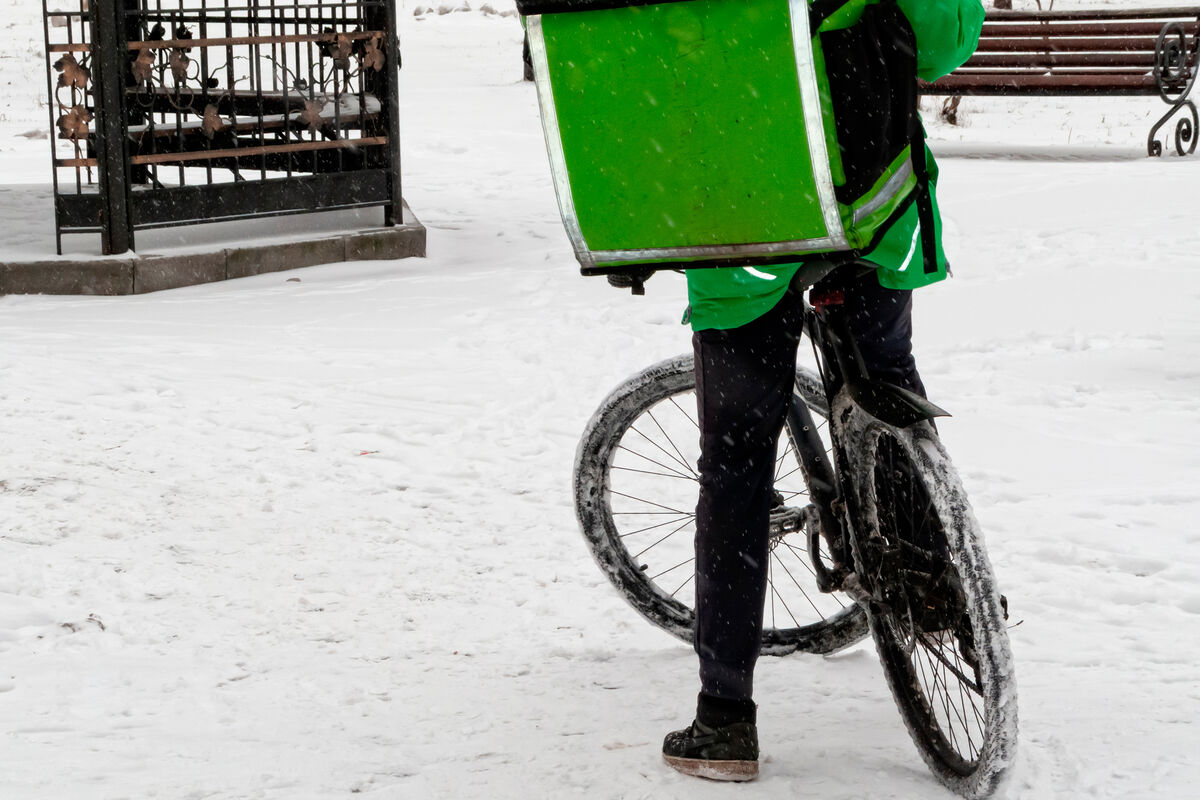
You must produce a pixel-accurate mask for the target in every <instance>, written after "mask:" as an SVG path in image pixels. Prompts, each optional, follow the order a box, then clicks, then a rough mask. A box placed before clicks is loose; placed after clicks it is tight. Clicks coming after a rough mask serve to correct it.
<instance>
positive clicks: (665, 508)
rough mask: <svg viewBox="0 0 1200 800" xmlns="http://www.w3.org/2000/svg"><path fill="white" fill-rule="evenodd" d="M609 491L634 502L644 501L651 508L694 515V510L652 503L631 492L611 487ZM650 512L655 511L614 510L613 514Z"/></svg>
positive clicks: (682, 514)
mask: <svg viewBox="0 0 1200 800" xmlns="http://www.w3.org/2000/svg"><path fill="white" fill-rule="evenodd" d="M609 493H610V494H612V495H613V496H615V497H624V498H625V499H626V500H632V501H634V502H635V503H645V504H646V505H648V506H651V507H652V508H661V509H663V510H664V511H669V512H670V513H672V514H679V515H681V516H694V515H695V514H694V512H692V511H680V510H679V509H678V508H671V507H670V506H664V505H663V504H662V503H654V502H651V501H650V500H644V499H642V498H641V497H635V496H633V495H631V494H625V493H623V492H617V491H614V490H612V489H609ZM652 513H655V512H652V511H614V512H613V515H614V516H615V515H616V514H652ZM659 513H661V512H659Z"/></svg>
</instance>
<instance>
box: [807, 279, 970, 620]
mask: <svg viewBox="0 0 1200 800" xmlns="http://www.w3.org/2000/svg"><path fill="white" fill-rule="evenodd" d="M832 268H835V267H831V268H829V269H826V270H821V269H820V268H818V269H816V270H812V271H809V272H804V271H802V273H801V274H799V275H797V280H796V281H793V285H792V290H793V291H795V290H797V289H798V288H799V290H801V291H803V290H804V289H806V288H808V286H811V284H812V283H815V282H816V280H819V278H820V277H823V275H824V274H827V273H828V272H829V271H831V270H832ZM798 284H799V286H798ZM806 284H807V285H806ZM801 324H802V326H803V332H804V334H805V335H806V336H808V338H809V340H810V341H811V342H812V344H813V350H814V353H816V355H817V362H818V368H819V370H820V374H821V379H822V381H823V382H824V385H825V394H826V397H827V399H828V401H829V406H830V409H831V412H832V409H833V407H834V398H835V396H836V395H837V394H838V393H839V392H841V391H844V392H846V393H847V394H848V395H849V397H850V399H851V400H853V401H854V402H855V403H856V404H857V405H858V406H860V407H861V408H862V409H863V410H864V411H866V412H867V413H868V414H870V415H871V416H873V417H875V418H877V419H879V420H881V421H882V422H885V423H887V424H889V425H894V426H896V427H899V428H905V427H908V426H909V425H912V424H914V423H916V422H919V421H921V420H931V419H933V418H935V417H939V416H949V415H948V414H947V412H945V411H943V410H942V409H941V408H939V407H938V406H936V405H934V404H933V403H931V402H929V400H927V399H925V398H924V397H922V396H921V395H918V394H916V393H914V392H911V391H909V390H907V389H904V388H902V387H899V386H894V385H892V384H890V383H886V382H884V381H878V380H873V379H871V377H870V376H869V374H868V373H867V369H866V367H865V366H864V364H863V359H862V354H861V353H859V351H858V347H857V345H856V344H855V343H854V338H853V336H852V335H851V333H850V330H849V326H848V325H847V324H846V321H845V320H844V319H841V318H840V317H839V316H838V315H837V314H836V313H829V312H827V311H825V310H819V309H817V308H814V307H813V306H811V305H810V304H809V303H807V302H804V304H803V317H802V323H801ZM785 424H786V426H787V431H788V434H789V435H790V436H791V438H792V441H793V443H794V444H795V447H796V452H797V455H798V457H799V460H800V465H801V469H803V470H804V474H805V478H806V479H807V481H808V486H809V490H810V496H811V498H812V502H813V505H814V506H815V507H816V508H817V514H818V517H819V520H820V526H819V527H818V526H809V529H808V532H807V533H808V546H809V547H808V550H809V554H810V557H811V559H812V562H813V570H814V571H815V572H816V577H817V587H818V588H819V589H820V590H821V591H822V592H835V591H849V592H850V593H851V594H856V592H854V591H851V587H848V586H847V585H846V578H847V577H848V576H850V575H851V574H852V573H853V568H852V563H853V562H852V560H851V556H850V542H849V538H848V531H847V530H846V525H845V519H846V515H845V497H846V494H847V492H848V487H844V486H842V485H841V484H840V481H839V477H838V476H839V475H842V474H844V470H843V469H838V468H837V467H838V465H836V464H830V463H829V460H828V459H827V458H826V457H825V446H824V444H823V443H822V442H821V439H820V436H819V435H818V434H817V426H816V423H815V421H814V420H813V417H812V413H811V412H810V411H809V410H808V406H807V405H806V404H805V403H804V402H803V400H802V399H801V398H800V397H799V396H797V395H796V394H793V398H792V403H791V408H790V409H789V411H788V414H787V421H786V423H785ZM836 426H837V421H836V420H835V419H833V415H832V413H831V414H830V429H831V431H833V430H835V429H836ZM837 450H838V445H837V436H836V435H835V436H834V453H835V458H836V457H837ZM821 530H824V531H827V532H828V533H827V535H826V538H827V544H828V545H829V550H830V554H831V555H832V556H833V561H834V568H833V569H832V570H830V569H829V568H828V566H826V564H825V563H824V562H823V561H822V560H821V559H820V557H819V556H818V553H819V552H820V548H819V544H820V542H819V538H820V535H821ZM860 599H861V598H860Z"/></svg>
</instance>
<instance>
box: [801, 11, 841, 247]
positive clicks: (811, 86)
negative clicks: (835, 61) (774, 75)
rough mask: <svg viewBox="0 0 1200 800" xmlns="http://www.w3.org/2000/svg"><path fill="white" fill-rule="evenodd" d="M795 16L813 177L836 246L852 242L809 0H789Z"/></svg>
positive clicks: (826, 222)
mask: <svg viewBox="0 0 1200 800" xmlns="http://www.w3.org/2000/svg"><path fill="white" fill-rule="evenodd" d="M788 6H789V9H790V12H791V16H792V42H793V44H794V45H795V50H796V77H797V78H798V79H799V81H800V104H801V107H802V108H803V109H804V132H805V134H806V135H807V136H808V152H809V154H810V155H811V156H812V167H813V180H814V183H815V184H816V190H817V198H818V199H819V200H820V202H821V212H822V214H823V215H824V217H825V229H826V231H828V232H829V239H830V241H831V242H832V246H833V247H834V248H836V249H845V248H847V247H848V246H849V245H848V244H847V241H846V232H845V230H843V228H842V216H841V214H840V213H839V212H838V202H837V194H836V193H835V192H834V188H833V173H832V172H831V171H830V168H829V150H828V146H827V143H826V141H825V121H824V119H823V118H822V116H821V91H820V85H819V84H818V82H817V66H816V62H815V60H814V59H813V54H812V31H811V30H810V28H809V16H808V11H809V9H808V0H789V3H788Z"/></svg>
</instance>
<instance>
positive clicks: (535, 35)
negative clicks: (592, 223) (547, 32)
mask: <svg viewBox="0 0 1200 800" xmlns="http://www.w3.org/2000/svg"><path fill="white" fill-rule="evenodd" d="M525 31H526V33H527V34H528V35H529V58H530V61H532V62H533V74H534V78H535V81H534V83H535V84H536V86H537V95H538V105H539V106H541V113H542V132H543V133H544V134H545V137H546V152H547V153H548V154H549V156H550V174H551V175H552V176H553V178H554V193H555V195H557V197H558V210H559V213H560V214H562V220H563V227H564V228H566V231H567V236H568V237H569V238H570V240H571V247H572V248H573V249H574V250H575V258H576V259H578V260H579V264H580V266H582V267H585V268H586V267H588V266H591V265H594V264H595V260H594V259H593V257H592V253H591V251H589V250H588V246H587V242H586V241H585V240H584V238H583V229H582V228H580V227H579V216H578V215H577V214H576V213H575V199H574V198H573V197H572V196H571V180H570V177H569V176H568V174H567V155H566V153H565V152H564V151H563V144H562V135H561V134H560V133H559V128H558V111H557V110H556V109H555V107H554V90H553V87H551V85H550V66H549V64H548V62H547V59H546V39H545V37H543V36H542V18H541V16H540V15H538V16H533V17H528V18H527V19H526V23H525Z"/></svg>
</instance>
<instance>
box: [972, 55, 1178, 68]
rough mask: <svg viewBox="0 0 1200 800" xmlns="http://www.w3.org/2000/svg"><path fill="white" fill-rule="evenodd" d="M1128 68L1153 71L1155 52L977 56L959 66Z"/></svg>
mask: <svg viewBox="0 0 1200 800" xmlns="http://www.w3.org/2000/svg"><path fill="white" fill-rule="evenodd" d="M974 67H1044V68H1046V69H1050V68H1052V67H1116V68H1120V67H1129V68H1137V69H1153V68H1154V53H1150V52H1147V53H1141V52H1137V53H976V54H975V55H973V56H971V58H970V59H969V60H968V61H967V63H966V64H964V65H963V66H962V67H959V69H958V70H955V71H956V72H957V71H959V70H962V69H971V68H974Z"/></svg>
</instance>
